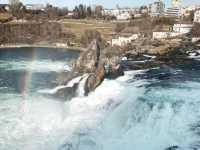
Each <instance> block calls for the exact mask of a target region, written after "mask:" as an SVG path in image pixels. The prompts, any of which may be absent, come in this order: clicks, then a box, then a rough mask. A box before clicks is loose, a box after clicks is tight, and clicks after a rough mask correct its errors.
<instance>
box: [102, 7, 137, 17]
mask: <svg viewBox="0 0 200 150" xmlns="http://www.w3.org/2000/svg"><path fill="white" fill-rule="evenodd" d="M138 12H139V9H138V8H117V9H103V10H102V14H103V15H109V16H115V17H116V18H119V19H121V18H130V16H131V15H133V14H136V13H138Z"/></svg>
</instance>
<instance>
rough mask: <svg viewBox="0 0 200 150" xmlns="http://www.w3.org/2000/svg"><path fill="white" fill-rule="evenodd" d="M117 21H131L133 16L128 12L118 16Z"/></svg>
mask: <svg viewBox="0 0 200 150" xmlns="http://www.w3.org/2000/svg"><path fill="white" fill-rule="evenodd" d="M116 18H117V20H128V19H131V15H130V13H128V12H124V13H121V14H119V15H117V16H116Z"/></svg>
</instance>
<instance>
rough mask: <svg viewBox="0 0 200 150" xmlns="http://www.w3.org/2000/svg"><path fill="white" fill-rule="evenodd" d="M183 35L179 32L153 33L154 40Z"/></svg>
mask: <svg viewBox="0 0 200 150" xmlns="http://www.w3.org/2000/svg"><path fill="white" fill-rule="evenodd" d="M180 35H182V33H178V32H153V39H167V38H173V37H176V36H180Z"/></svg>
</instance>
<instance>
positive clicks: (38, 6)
mask: <svg viewBox="0 0 200 150" xmlns="http://www.w3.org/2000/svg"><path fill="white" fill-rule="evenodd" d="M25 7H26V9H27V10H31V11H44V10H45V8H46V6H45V5H43V4H27V5H26V6H25Z"/></svg>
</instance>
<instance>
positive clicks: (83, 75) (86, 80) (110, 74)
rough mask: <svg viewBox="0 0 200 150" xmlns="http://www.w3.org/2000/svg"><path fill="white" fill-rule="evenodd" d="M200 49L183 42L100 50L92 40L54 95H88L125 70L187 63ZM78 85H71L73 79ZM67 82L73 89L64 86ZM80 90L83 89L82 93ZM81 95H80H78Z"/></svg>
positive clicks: (143, 42) (144, 42)
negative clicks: (105, 80) (104, 81)
mask: <svg viewBox="0 0 200 150" xmlns="http://www.w3.org/2000/svg"><path fill="white" fill-rule="evenodd" d="M199 49H200V47H198V46H197V45H195V44H192V43H191V42H186V41H185V42H183V40H174V39H173V40H171V41H170V40H166V41H155V40H147V39H145V40H144V39H143V40H139V41H138V40H137V41H135V42H133V43H132V45H130V46H129V47H128V48H125V49H124V48H120V47H107V48H105V49H101V47H100V44H99V41H98V40H93V41H92V43H91V44H90V46H89V48H88V49H87V51H85V52H82V53H81V55H80V57H79V59H78V60H76V61H75V62H74V63H73V69H72V71H71V72H70V73H68V74H66V75H64V76H62V78H61V80H60V84H61V85H65V86H64V88H61V89H59V90H58V91H57V92H56V94H55V95H56V96H57V97H62V98H64V99H71V98H72V97H74V96H77V95H79V96H80V95H81V96H84V95H88V94H89V93H90V92H92V91H93V90H95V89H96V88H97V87H98V86H99V85H100V84H101V83H102V81H103V80H104V79H105V78H110V79H113V78H117V77H119V76H122V75H124V71H126V70H138V69H148V68H153V67H161V66H163V65H165V66H166V65H167V66H171V65H176V64H180V63H190V61H191V59H190V58H189V56H190V55H195V56H196V55H199V53H198V51H196V50H199ZM77 77H78V78H79V80H78V81H76V82H73V80H74V79H76V78H77ZM70 82H73V84H72V85H70V86H67V85H68V84H69V83H70ZM81 88H82V89H81ZM80 91H82V92H80Z"/></svg>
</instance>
